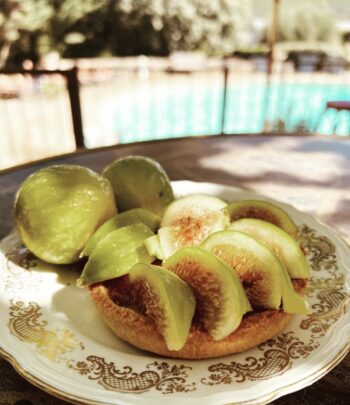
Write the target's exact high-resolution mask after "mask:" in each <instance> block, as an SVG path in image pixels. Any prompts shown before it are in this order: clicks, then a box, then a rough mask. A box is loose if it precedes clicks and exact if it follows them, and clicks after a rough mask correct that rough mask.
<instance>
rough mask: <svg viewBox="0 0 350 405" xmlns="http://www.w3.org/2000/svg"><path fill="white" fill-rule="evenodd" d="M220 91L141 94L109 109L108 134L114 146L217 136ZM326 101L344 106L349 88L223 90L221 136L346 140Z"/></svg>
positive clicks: (348, 131)
mask: <svg viewBox="0 0 350 405" xmlns="http://www.w3.org/2000/svg"><path fill="white" fill-rule="evenodd" d="M223 100H224V98H223V90H222V87H220V86H216V87H213V86H212V87H210V88H207V89H205V88H204V89H201V91H200V92H198V91H196V92H194V91H193V89H192V88H191V87H188V88H186V87H183V88H181V89H168V90H164V91H163V92H161V93H157V96H155V95H154V94H153V93H152V92H143V93H142V94H140V95H139V96H138V97H131V96H130V97H123V98H121V99H120V100H119V101H116V103H115V104H114V106H113V114H114V120H113V122H114V127H113V132H114V133H115V134H118V137H119V142H120V143H128V142H134V141H142V140H151V139H164V138H169V137H170V138H174V137H181V136H188V135H192V136H196V135H203V134H208V135H210V134H218V133H221V131H222V110H223V105H224V101H223ZM329 100H342V101H350V87H349V86H344V85H338V84H324V83H322V84H309V83H272V84H270V85H267V84H266V83H261V82H260V83H254V82H252V83H249V82H242V83H235V84H234V85H230V86H229V87H228V88H227V93H226V106H225V118H224V133H255V132H262V131H263V130H264V128H266V120H268V122H269V127H268V128H269V129H270V130H279V131H287V132H294V131H308V132H318V133H321V134H331V133H334V128H335V132H336V133H337V134H338V135H344V136H346V135H350V113H348V112H345V111H344V112H336V111H334V110H327V111H326V110H325V106H326V102H327V101H329Z"/></svg>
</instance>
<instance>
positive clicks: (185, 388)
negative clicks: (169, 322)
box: [5, 225, 349, 394]
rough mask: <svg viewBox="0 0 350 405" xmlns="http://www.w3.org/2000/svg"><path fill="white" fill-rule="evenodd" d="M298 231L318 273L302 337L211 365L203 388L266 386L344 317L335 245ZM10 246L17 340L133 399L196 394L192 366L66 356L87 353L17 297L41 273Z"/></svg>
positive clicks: (283, 338)
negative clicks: (131, 363) (263, 383)
mask: <svg viewBox="0 0 350 405" xmlns="http://www.w3.org/2000/svg"><path fill="white" fill-rule="evenodd" d="M299 231H300V244H301V246H302V248H303V251H304V252H305V253H306V255H307V257H308V261H309V264H310V267H311V268H312V270H313V272H314V273H313V277H311V280H310V281H309V283H308V290H307V296H308V298H309V300H310V301H311V302H312V303H313V304H312V305H311V308H312V313H310V314H309V315H307V316H306V317H304V318H303V319H302V321H301V322H300V325H299V327H300V329H299V331H300V332H301V334H299V333H298V334H297V332H298V331H295V330H294V331H287V332H285V333H282V334H280V335H279V336H277V337H275V338H273V339H270V340H268V341H266V342H264V343H263V344H261V345H260V346H259V347H258V348H256V349H255V351H253V350H252V351H251V352H250V353H252V354H251V355H249V354H250V353H249V354H248V355H247V357H246V358H245V359H244V360H236V361H230V362H227V363H224V362H220V363H216V364H212V365H210V366H208V368H207V370H208V371H209V374H208V375H207V376H205V375H204V376H203V374H202V376H203V377H202V378H201V379H200V380H198V381H200V382H201V383H202V384H204V385H207V386H215V385H218V384H231V383H243V382H245V381H262V380H266V379H269V378H271V377H275V376H278V375H282V374H283V373H285V372H286V371H287V370H289V369H290V368H291V367H292V366H293V363H294V361H295V360H298V359H304V358H307V357H308V356H309V355H310V354H311V353H312V352H313V351H314V350H315V349H317V348H318V347H319V346H320V342H321V340H320V339H322V337H324V335H325V334H326V332H327V331H328V330H329V328H330V327H331V326H332V325H333V324H334V323H335V322H336V321H337V320H338V319H339V318H340V317H341V316H342V314H343V313H344V311H345V308H346V304H347V302H348V301H349V295H348V294H347V293H346V291H345V277H344V275H343V274H342V273H340V272H338V264H337V257H336V248H335V246H334V244H333V243H332V241H331V240H330V239H329V238H327V237H326V236H324V235H318V234H317V233H316V231H314V230H313V229H311V228H310V227H308V226H306V225H303V226H302V227H300V229H299ZM12 246H13V247H12V248H11V249H10V251H9V252H8V253H7V254H6V259H7V261H8V265H7V273H8V276H7V278H6V277H5V291H6V292H11V294H12V299H11V300H10V307H9V315H10V316H9V328H10V331H11V333H12V334H13V335H15V336H17V337H18V338H19V339H20V340H22V341H24V342H27V343H32V344H34V345H35V346H36V350H37V352H38V353H39V354H40V355H42V356H44V357H46V358H47V359H49V360H51V361H53V362H61V361H64V362H65V364H67V367H68V368H69V369H71V370H74V371H76V372H77V373H79V374H80V375H82V376H86V377H87V378H88V379H89V380H94V381H96V382H97V383H98V384H99V385H100V386H102V387H103V388H104V389H106V390H111V391H116V392H125V393H126V392H127V393H135V394H141V393H144V392H149V391H150V390H156V391H159V392H161V393H163V394H174V393H178V392H183V393H186V392H190V391H194V390H196V389H197V388H196V382H188V380H189V373H190V370H192V367H189V366H186V365H174V364H172V363H171V362H165V361H160V362H158V361H156V362H153V363H150V364H145V365H143V366H142V367H141V370H139V371H135V369H134V368H133V367H131V366H129V365H125V364H116V363H114V362H108V361H107V360H106V359H105V358H104V357H100V356H97V355H93V354H92V355H89V356H87V357H86V358H85V359H83V360H77V359H74V358H72V356H68V355H67V354H68V353H71V352H72V351H73V350H75V349H76V348H79V347H80V348H84V347H83V346H82V344H81V343H79V342H78V341H77V340H76V338H75V337H74V334H73V333H72V332H71V331H69V330H66V329H65V330H58V329H57V330H53V329H52V328H51V329H49V328H48V323H47V321H45V320H41V316H42V312H41V308H40V306H39V305H38V304H37V303H35V302H29V303H27V304H25V303H24V302H23V301H22V300H20V299H18V298H14V297H15V296H14V295H13V293H12V292H13V291H15V288H16V289H18V288H19V289H20V290H23V289H24V288H25V287H26V283H27V282H28V281H29V280H28V277H34V276H35V273H38V272H34V271H33V272H32V271H31V268H33V267H36V265H37V263H36V261H35V258H34V256H32V255H31V253H30V252H29V251H28V250H27V249H25V248H23V246H20V245H19V244H18V242H16V243H13V244H12ZM38 280H39V281H38V283H39V284H38V283H34V284H37V287H38V286H39V287H40V278H39V279H38ZM6 283H7V284H6ZM11 283H12V284H11ZM35 288H36V287H35ZM33 291H34V289H33ZM233 358H236V359H237V357H232V356H231V357H230V360H232V359H233ZM241 358H242V357H240V359H241Z"/></svg>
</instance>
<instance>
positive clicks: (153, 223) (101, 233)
mask: <svg viewBox="0 0 350 405" xmlns="http://www.w3.org/2000/svg"><path fill="white" fill-rule="evenodd" d="M137 223H142V224H145V225H146V226H147V227H148V228H149V229H150V230H151V231H152V232H156V231H157V230H158V228H159V224H160V217H159V216H158V215H156V214H153V212H151V211H149V210H147V209H146V208H133V209H131V210H129V211H125V212H122V213H121V214H117V215H115V216H114V217H113V218H111V219H109V220H108V221H107V222H105V223H104V224H103V225H101V226H100V227H99V228H98V229H97V231H95V232H94V234H93V235H92V236H91V237H90V239H89V240H88V241H87V243H86V245H85V247H84V250H83V253H82V256H89V255H90V254H91V252H92V251H93V249H94V247H95V246H96V244H97V242H98V241H100V240H101V239H102V238H104V237H105V236H106V235H108V234H109V233H110V232H112V231H114V230H116V229H118V228H121V227H123V226H127V225H132V224H137Z"/></svg>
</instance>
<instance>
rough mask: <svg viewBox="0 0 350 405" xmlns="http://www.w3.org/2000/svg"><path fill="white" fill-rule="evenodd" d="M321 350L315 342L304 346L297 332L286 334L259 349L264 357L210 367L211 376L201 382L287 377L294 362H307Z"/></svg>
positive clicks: (213, 383)
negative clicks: (284, 374) (313, 353)
mask: <svg viewBox="0 0 350 405" xmlns="http://www.w3.org/2000/svg"><path fill="white" fill-rule="evenodd" d="M318 346H319V343H317V342H315V341H314V340H312V339H311V340H310V341H309V342H308V343H307V344H306V343H304V342H302V341H301V340H300V339H299V338H298V337H296V336H294V334H293V332H287V333H282V334H280V335H279V336H277V337H276V338H274V339H269V340H268V341H266V342H264V343H262V344H261V345H259V350H261V351H263V355H262V356H261V357H254V356H249V357H246V358H245V362H244V363H242V362H238V361H231V362H230V363H218V364H214V365H212V366H209V367H208V370H209V372H210V373H211V374H210V375H209V376H208V377H205V378H202V379H201V382H202V383H203V384H206V385H217V384H231V383H232V382H237V383H242V382H244V381H246V380H250V381H257V380H266V379H267V378H271V377H275V376H277V375H280V374H283V373H284V372H285V371H286V370H288V369H289V368H291V366H292V362H291V359H298V358H306V357H307V356H308V355H309V354H310V353H311V352H312V351H313V350H314V349H315V348H317V347H318Z"/></svg>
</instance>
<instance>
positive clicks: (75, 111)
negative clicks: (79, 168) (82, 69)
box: [66, 66, 85, 149]
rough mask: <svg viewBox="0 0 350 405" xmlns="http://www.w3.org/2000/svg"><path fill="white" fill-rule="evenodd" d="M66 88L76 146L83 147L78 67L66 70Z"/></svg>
mask: <svg viewBox="0 0 350 405" xmlns="http://www.w3.org/2000/svg"><path fill="white" fill-rule="evenodd" d="M66 78H67V88H68V94H69V101H70V107H71V112H72V120H73V130H74V137H75V146H76V148H77V149H78V148H85V143H84V134H83V122H82V118H81V106H80V95H79V80H78V68H77V66H74V67H73V68H72V69H70V70H67V71H66Z"/></svg>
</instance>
